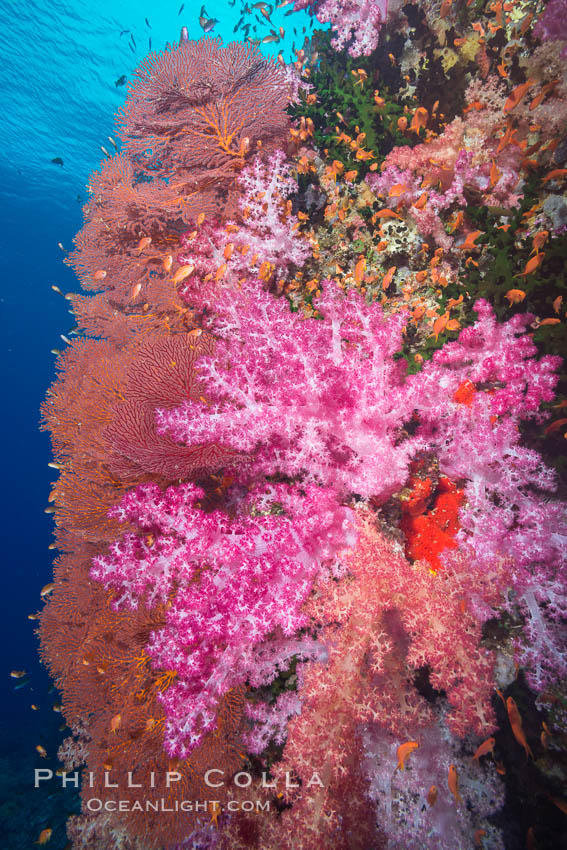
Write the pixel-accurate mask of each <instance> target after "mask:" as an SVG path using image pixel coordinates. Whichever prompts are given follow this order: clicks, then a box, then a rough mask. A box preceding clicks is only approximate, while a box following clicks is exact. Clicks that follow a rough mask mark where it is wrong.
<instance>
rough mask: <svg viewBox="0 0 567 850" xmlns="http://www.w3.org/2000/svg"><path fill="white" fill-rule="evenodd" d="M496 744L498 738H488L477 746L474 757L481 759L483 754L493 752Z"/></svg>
mask: <svg viewBox="0 0 567 850" xmlns="http://www.w3.org/2000/svg"><path fill="white" fill-rule="evenodd" d="M495 744H496V738H487V739H486V741H483V742H482V744H481V745H480V747H478V748H477V750H476V752H475V754H474V756H473V759H479V758H480V757H481V756H485V755H486V754H487V753H491V752H493V750H494V745H495Z"/></svg>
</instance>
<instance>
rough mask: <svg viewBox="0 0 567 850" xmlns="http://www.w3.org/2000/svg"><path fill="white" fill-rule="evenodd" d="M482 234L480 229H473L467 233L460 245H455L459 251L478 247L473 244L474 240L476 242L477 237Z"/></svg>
mask: <svg viewBox="0 0 567 850" xmlns="http://www.w3.org/2000/svg"><path fill="white" fill-rule="evenodd" d="M482 234H483V231H482V230H473V231H471V232H470V233H467V237H466V239H465V241H464V242H463V243H462V244H461V245H458V246H457V247H458V248H459V249H460V250H461V251H471V250H472V249H473V248H478V245H475V242H476V240H477V239H478V237H479V236H482Z"/></svg>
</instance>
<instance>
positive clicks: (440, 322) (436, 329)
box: [433, 311, 449, 342]
mask: <svg viewBox="0 0 567 850" xmlns="http://www.w3.org/2000/svg"><path fill="white" fill-rule="evenodd" d="M448 321H449V312H448V311H447V312H446V313H443V315H442V316H439V318H438V319H435V321H434V323H433V336H434V337H435V342H437V340H438V339H439V334H440V333H443V331H444V330H445V328H446V326H447V322H448Z"/></svg>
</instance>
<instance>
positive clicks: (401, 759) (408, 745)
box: [396, 741, 419, 770]
mask: <svg viewBox="0 0 567 850" xmlns="http://www.w3.org/2000/svg"><path fill="white" fill-rule="evenodd" d="M418 747H419V744H418V742H417V741H406V742H405V744H400V746H399V747H398V749H397V751H396V756H397V759H398V769H399V770H404V769H405V766H406V761H407V760H408V757H409V755H410V753H413V751H414V750H417V748H418Z"/></svg>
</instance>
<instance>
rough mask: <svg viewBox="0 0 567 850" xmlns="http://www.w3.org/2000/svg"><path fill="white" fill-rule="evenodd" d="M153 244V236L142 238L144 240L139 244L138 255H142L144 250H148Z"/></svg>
mask: <svg viewBox="0 0 567 850" xmlns="http://www.w3.org/2000/svg"><path fill="white" fill-rule="evenodd" d="M151 244H152V237H151V236H142V238H141V239H140V241H139V242H138V254H141V253H142V251H143V250H144V248H147V247H148V246H149V245H151Z"/></svg>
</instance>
